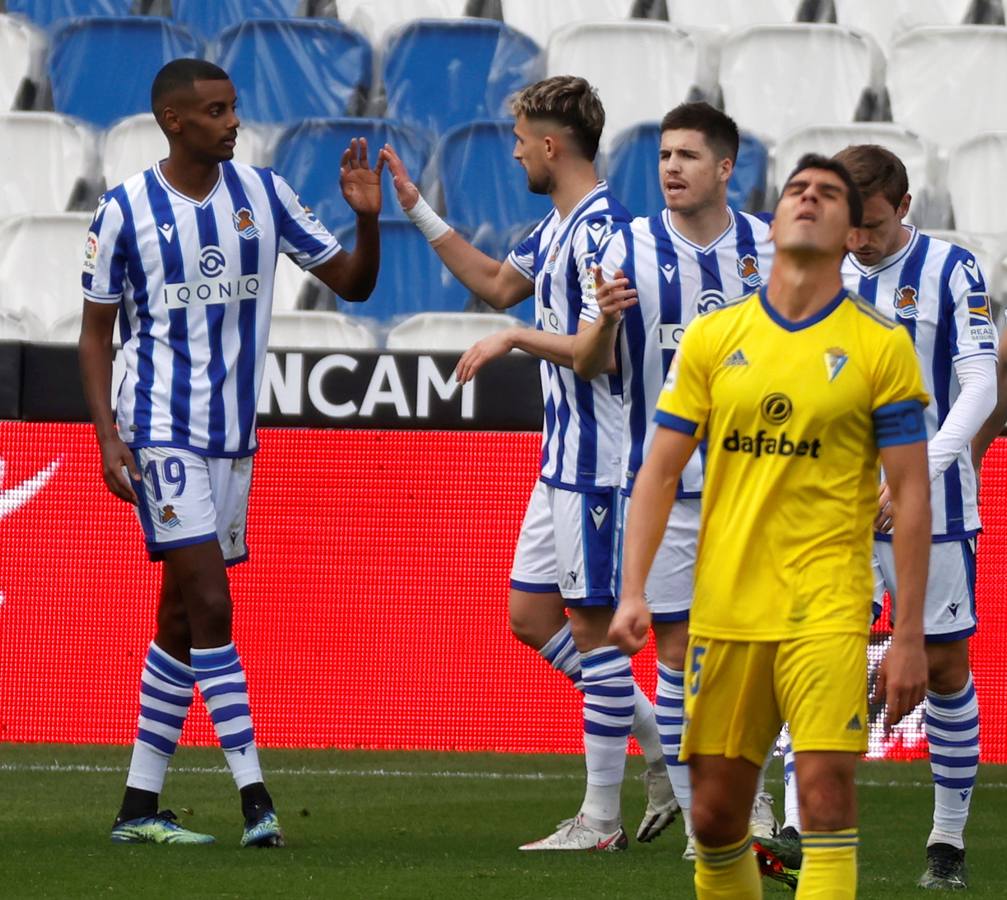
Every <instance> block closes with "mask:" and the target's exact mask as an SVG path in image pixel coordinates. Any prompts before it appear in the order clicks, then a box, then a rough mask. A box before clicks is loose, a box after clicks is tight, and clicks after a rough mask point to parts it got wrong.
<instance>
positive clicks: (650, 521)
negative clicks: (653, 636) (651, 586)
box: [608, 428, 699, 655]
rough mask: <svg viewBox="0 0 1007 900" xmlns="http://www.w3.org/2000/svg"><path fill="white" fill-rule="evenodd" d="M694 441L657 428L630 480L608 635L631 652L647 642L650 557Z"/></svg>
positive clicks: (676, 433) (693, 448)
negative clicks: (630, 497)
mask: <svg viewBox="0 0 1007 900" xmlns="http://www.w3.org/2000/svg"><path fill="white" fill-rule="evenodd" d="M698 443H699V441H697V440H696V439H695V438H694V437H692V436H691V435H687V434H683V433H682V432H680V431H674V430H673V429H670V428H658V429H657V432H656V434H655V435H654V443H653V444H652V445H651V448H650V452H649V453H648V454H647V458H646V459H645V460H644V463H643V466H642V467H641V468H640V472H639V474H638V475H637V476H636V481H635V483H634V485H633V505H632V506H630V508H629V519H628V521H627V523H626V539H625V544H624V550H623V562H622V591H621V593H620V595H619V606H618V608H617V609H616V611H615V616H614V617H613V618H612V624H611V626H609V629H608V636H609V640H610V641H611V642H612V643H613V644H615V645H616V646H617V647H618V648H619V649H620V650H622V651H623V653H626V654H629V655H632V654H634V653H637V652H638V651H640V650H642V649H643V648H644V647H645V646H646V644H647V632H648V631H649V630H650V610H649V609H648V607H647V601H646V599H645V597H644V588H645V586H646V584H647V575H648V573H649V572H650V567H651V566H652V565H653V563H654V557H655V555H656V554H657V548H658V547H659V546H660V545H661V538H662V537H663V536H664V531H665V528H666V527H667V524H668V516H670V515H671V508H672V506H674V504H675V492H676V490H677V488H678V480H679V478H680V477H681V475H682V471H683V469H685V465H686V463H687V462H688V461H689V457H690V456H692V453H693V451H694V450H695V449H696V446H697V444H698Z"/></svg>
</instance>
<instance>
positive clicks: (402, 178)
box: [378, 144, 420, 210]
mask: <svg viewBox="0 0 1007 900" xmlns="http://www.w3.org/2000/svg"><path fill="white" fill-rule="evenodd" d="M378 157H379V159H380V161H381V162H386V163H388V171H389V172H391V173H392V184H393V185H394V186H395V196H396V197H397V198H398V201H399V206H401V207H402V208H403V209H404V210H410V209H412V208H413V207H414V206H415V205H416V204H417V202H418V201H419V199H420V190H419V188H418V187H416V185H415V184H413V182H412V179H410V177H409V173H408V172H407V171H406V165H405V163H404V162H402V160H401V159H399V155H398V154H397V153H396V152H395V151H394V150H393V149H392V145H391V144H385V146H384V147H382V148H381V152H380V153H379V154H378Z"/></svg>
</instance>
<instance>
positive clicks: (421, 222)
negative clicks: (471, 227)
mask: <svg viewBox="0 0 1007 900" xmlns="http://www.w3.org/2000/svg"><path fill="white" fill-rule="evenodd" d="M405 213H406V216H408V218H409V221H410V222H412V223H413V224H414V225H415V226H416V227H417V228H419V230H420V234H422V235H423V237H425V238H426V239H427V240H428V241H430V243H431V244H432V243H433V242H434V241H436V240H439V239H440V238H442V237H444V235H446V234H447V233H448V232H449V231H450V230H451V226H450V225H448V223H447V222H445V221H444V220H443V219H442V218H441V217H440V216H439V215H437V213H435V212H434V211H433V210H432V209H431V208H430V204H429V203H427V201H426V200H424V199H423V196H422V194H421V195H420V199H419V200H417V201H416V203H415V204H414V205H413V207H412V209H407V210H406V211H405Z"/></svg>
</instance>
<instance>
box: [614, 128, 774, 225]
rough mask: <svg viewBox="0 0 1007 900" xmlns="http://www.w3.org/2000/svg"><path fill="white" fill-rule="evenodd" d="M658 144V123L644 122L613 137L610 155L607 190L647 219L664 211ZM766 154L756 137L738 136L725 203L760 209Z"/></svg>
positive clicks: (764, 189) (631, 209)
mask: <svg viewBox="0 0 1007 900" xmlns="http://www.w3.org/2000/svg"><path fill="white" fill-rule="evenodd" d="M660 143H661V126H660V123H659V122H644V123H642V124H640V125H634V126H633V127H632V128H628V129H626V130H625V131H623V132H622V133H621V134H618V135H616V138H615V142H614V144H613V146H612V150H611V152H610V154H609V157H608V172H607V175H606V178H607V179H608V183H609V187H611V188H612V193H614V194H615V196H616V197H618V198H619V200H620V201H622V204H623V205H624V206H625V207H626V208H627V209H628V210H629V211H630V212H631V213H633V215H634V216H649V215H653V214H654V213H656V212H659V211H660V210H662V209H664V195H663V194H662V192H661V184H660V181H659V178H658V168H657V166H658V148H659V146H660ZM768 155H769V154H768V151H767V150H766V148H765V147H764V146H763V144H762V143H761V142H760V141H759V140H758V139H757V138H755V137H753V136H752V135H750V134H742V135H741V145H740V146H739V148H738V160H737V164H736V165H735V167H734V174H733V175H732V176H731V181H730V183H729V184H728V186H727V202H728V203H729V204H730V205H731V206H732V207H734V208H735V209H745V210H751V209H758V208H761V204H762V202H763V198H764V197H765V193H766V164H767V160H768Z"/></svg>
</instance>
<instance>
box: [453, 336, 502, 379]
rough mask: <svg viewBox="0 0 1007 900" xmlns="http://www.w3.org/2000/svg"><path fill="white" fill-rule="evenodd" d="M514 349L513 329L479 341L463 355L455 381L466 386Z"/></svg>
mask: <svg viewBox="0 0 1007 900" xmlns="http://www.w3.org/2000/svg"><path fill="white" fill-rule="evenodd" d="M513 349H514V341H513V338H512V337H511V329H510V328H506V329H504V330H503V331H498V332H497V333H496V334H491V335H489V337H484V338H483V339H482V340H481V341H477V342H476V343H475V344H473V345H472V346H471V347H469V349H468V350H466V351H465V352H464V353H463V354H462V358H461V359H459V360H458V365H457V366H456V367H455V379H456V380H457V381H458V383H459V384H465V383H466V382H467V381H471V380H472V379H473V378H475V377H476V373H477V372H478V371H479V370H480V369H481V368H482V367H483V366H485V365H486V363H488V362H490V361H491V360H494V359H499V358H500V357H501V356H506V355H507V354H508V353H510V351H511V350H513Z"/></svg>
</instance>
